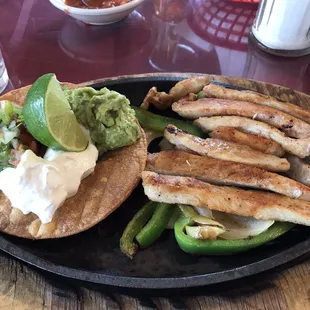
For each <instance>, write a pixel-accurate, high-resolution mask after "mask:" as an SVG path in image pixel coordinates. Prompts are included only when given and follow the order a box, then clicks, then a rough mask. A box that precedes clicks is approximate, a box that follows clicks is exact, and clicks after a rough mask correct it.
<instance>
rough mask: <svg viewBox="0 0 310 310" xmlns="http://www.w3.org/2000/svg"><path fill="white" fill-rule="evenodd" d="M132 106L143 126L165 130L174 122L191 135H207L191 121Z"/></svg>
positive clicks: (203, 136)
mask: <svg viewBox="0 0 310 310" xmlns="http://www.w3.org/2000/svg"><path fill="white" fill-rule="evenodd" d="M131 107H132V108H133V109H134V110H135V112H136V118H137V120H138V121H139V123H140V124H141V126H142V127H143V128H147V129H150V130H154V131H157V132H164V130H165V127H166V126H167V125H169V124H172V125H174V126H176V127H178V128H180V129H182V130H184V131H186V132H187V133H189V134H191V135H194V136H197V137H200V138H205V137H206V134H205V133H204V132H203V131H202V130H201V129H199V128H198V127H196V126H195V125H193V124H192V123H191V122H187V121H183V120H179V119H175V118H172V117H167V116H162V115H157V114H154V113H152V112H149V111H146V110H144V109H141V108H139V107H135V106H131Z"/></svg>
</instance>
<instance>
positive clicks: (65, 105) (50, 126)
mask: <svg viewBox="0 0 310 310" xmlns="http://www.w3.org/2000/svg"><path fill="white" fill-rule="evenodd" d="M23 115H24V122H25V124H26V126H27V130H28V131H29V132H30V133H31V134H32V136H33V137H34V138H35V139H36V140H38V141H39V142H41V143H42V144H43V145H45V146H47V147H50V148H53V149H57V150H64V151H70V152H80V151H83V150H85V148H86V147H87V145H88V137H87V136H86V134H85V133H84V131H83V130H82V128H81V126H80V124H79V123H78V121H77V119H76V117H75V115H74V113H73V111H72V110H71V108H70V105H69V102H68V100H67V99H66V97H65V95H64V93H63V91H62V89H61V86H60V84H59V82H58V81H57V79H56V76H55V74H53V73H48V74H45V75H43V76H41V77H39V78H38V79H37V80H36V81H35V82H34V84H33V85H32V86H31V88H30V89H29V91H28V93H27V96H26V100H25V104H24V106H23Z"/></svg>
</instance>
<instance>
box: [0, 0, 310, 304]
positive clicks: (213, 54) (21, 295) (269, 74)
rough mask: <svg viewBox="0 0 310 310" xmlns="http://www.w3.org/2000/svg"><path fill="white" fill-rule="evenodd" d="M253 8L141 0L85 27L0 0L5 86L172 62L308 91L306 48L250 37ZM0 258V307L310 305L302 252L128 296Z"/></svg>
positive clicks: (309, 267)
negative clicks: (101, 23)
mask: <svg viewBox="0 0 310 310" xmlns="http://www.w3.org/2000/svg"><path fill="white" fill-rule="evenodd" d="M189 3H191V4H189ZM223 3H224V6H222V4H223ZM211 8H213V9H211ZM214 8H215V9H214ZM256 9H257V5H256V4H250V3H238V2H231V1H229V0H221V1H215V0H208V1H207V0H196V1H191V2H190V1H185V0H174V1H171V0H170V1H164V0H149V1H146V2H144V3H143V4H142V5H141V6H140V7H139V8H138V10H137V11H136V12H134V13H133V14H131V15H130V16H129V17H128V18H127V19H126V20H125V21H123V22H120V23H118V24H115V25H110V26H106V27H92V26H88V25H84V24H82V23H79V22H76V21H75V20H73V19H72V18H70V17H68V16H66V15H65V14H63V13H62V12H60V11H58V10H57V9H55V8H54V7H52V6H51V4H50V3H49V2H48V1H40V0H24V1H22V0H15V1H0V23H1V26H0V47H1V49H2V52H3V54H4V58H5V61H6V64H7V68H8V72H9V76H10V84H9V87H8V90H9V89H12V88H18V87H21V86H24V85H26V84H30V83H32V82H33V81H34V80H35V79H36V78H37V77H38V76H40V75H42V74H44V73H46V72H55V73H56V74H57V77H58V78H59V80H62V81H71V82H83V81H87V80H93V79H97V78H101V77H108V76H117V75H125V74H134V73H145V72H161V71H165V72H169V71H170V72H173V71H174V72H177V71H178V72H201V73H212V74H222V75H230V76H237V77H246V78H251V79H256V80H261V81H266V82H271V83H275V84H280V85H283V86H287V87H291V88H294V89H297V90H300V91H303V92H305V93H310V66H309V60H310V59H309V57H302V58H298V59H285V58H279V57H275V56H271V55H268V54H265V53H264V52H262V51H260V50H258V49H257V48H256V47H255V46H254V45H253V44H248V40H247V35H248V33H249V29H250V25H251V23H252V21H253V18H254V16H255V11H256ZM176 12H177V13H176ZM227 23H228V24H227ZM225 25H226V26H225ZM227 25H228V26H227ZM227 27H228V28H227ZM85 68H87V69H85ZM0 264H1V268H0V279H1V280H0V309H31V310H32V309H156V308H159V309H187V308H191V309H290V310H291V309H298V310H301V309H309V308H310V301H309V298H310V284H309V283H310V275H309V273H310V263H309V260H307V257H304V258H302V260H300V261H299V262H294V263H293V264H292V265H290V266H285V267H284V268H282V269H280V270H279V269H278V270H275V271H272V272H268V273H267V274H263V275H259V276H256V277H254V278H250V279H245V280H240V281H238V282H234V283H230V284H227V285H224V286H223V285H222V286H216V287H211V288H205V289H203V290H200V291H195V292H191V294H192V296H185V295H183V294H182V296H173V297H169V298H164V297H147V296H143V297H142V296H139V297H129V295H120V294H118V293H117V292H114V293H113V292H108V291H107V290H105V289H103V288H101V287H90V286H89V285H86V284H81V283H71V282H68V281H66V280H65V279H63V278H60V277H51V275H47V274H43V273H42V272H40V271H38V270H34V269H32V268H30V267H29V266H26V265H24V264H23V263H21V262H19V261H17V260H15V259H13V258H11V257H8V256H7V255H5V254H4V253H0ZM194 296H195V297H194Z"/></svg>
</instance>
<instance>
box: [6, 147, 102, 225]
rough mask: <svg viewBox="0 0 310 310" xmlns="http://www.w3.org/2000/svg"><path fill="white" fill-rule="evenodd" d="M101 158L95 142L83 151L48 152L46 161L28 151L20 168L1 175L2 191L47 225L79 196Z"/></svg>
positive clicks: (17, 205) (49, 150)
mask: <svg viewBox="0 0 310 310" xmlns="http://www.w3.org/2000/svg"><path fill="white" fill-rule="evenodd" d="M97 159H98V150H97V148H96V147H95V146H94V145H93V144H91V143H89V144H88V147H87V149H86V150H85V151H82V152H63V151H54V150H52V149H48V150H47V152H46V154H45V156H44V158H41V157H38V156H36V155H35V154H34V153H33V152H32V151H31V150H27V151H26V152H25V153H24V154H23V155H22V157H21V161H20V163H19V164H18V166H17V167H16V168H7V169H5V170H3V171H2V172H1V173H0V189H1V190H2V191H3V193H4V194H5V195H6V196H7V197H8V198H9V199H10V201H11V204H12V207H13V208H17V209H19V210H21V211H22V212H23V213H24V214H28V213H30V212H32V213H34V214H36V215H37V216H38V217H39V218H40V220H41V222H42V223H44V224H46V223H49V222H51V221H52V219H53V215H54V213H55V212H56V210H57V209H58V208H59V207H60V206H61V205H62V204H63V202H64V201H65V200H66V199H67V198H70V197H72V196H74V195H75V194H76V193H77V191H78V188H79V186H80V183H81V180H82V179H84V178H86V177H87V176H88V175H90V174H91V173H92V172H93V171H94V168H95V166H96V161H97Z"/></svg>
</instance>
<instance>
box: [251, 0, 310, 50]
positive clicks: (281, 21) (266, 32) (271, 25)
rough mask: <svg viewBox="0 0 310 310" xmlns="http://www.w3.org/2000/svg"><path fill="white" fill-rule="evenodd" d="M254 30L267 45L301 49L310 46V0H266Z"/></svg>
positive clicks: (257, 36) (278, 47) (284, 48)
mask: <svg viewBox="0 0 310 310" xmlns="http://www.w3.org/2000/svg"><path fill="white" fill-rule="evenodd" d="M260 8H261V10H260V11H259V13H258V15H257V17H256V20H255V23H254V25H253V28H252V31H253V34H254V35H255V37H256V38H257V39H258V40H259V41H260V42H261V43H263V44H264V45H265V46H267V47H269V48H273V49H283V50H301V49H305V48H308V47H310V33H309V28H310V1H309V0H263V2H262V3H261V5H260Z"/></svg>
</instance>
